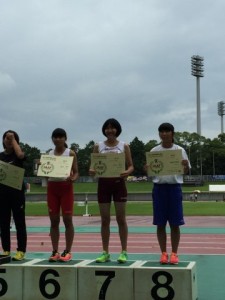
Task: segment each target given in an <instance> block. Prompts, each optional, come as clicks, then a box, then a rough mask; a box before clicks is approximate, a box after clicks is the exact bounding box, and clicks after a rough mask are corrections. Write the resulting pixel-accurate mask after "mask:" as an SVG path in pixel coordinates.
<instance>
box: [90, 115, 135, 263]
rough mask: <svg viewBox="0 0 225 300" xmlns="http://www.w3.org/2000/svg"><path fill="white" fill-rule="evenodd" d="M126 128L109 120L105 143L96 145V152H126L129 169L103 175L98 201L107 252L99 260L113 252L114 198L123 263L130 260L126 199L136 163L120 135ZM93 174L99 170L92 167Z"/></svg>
mask: <svg viewBox="0 0 225 300" xmlns="http://www.w3.org/2000/svg"><path fill="white" fill-rule="evenodd" d="M121 131H122V128H121V125H120V123H119V122H118V121H117V120H115V119H108V120H106V121H105V123H104V124H103V126H102V133H103V135H104V136H106V140H105V141H104V142H100V143H97V144H96V145H95V146H94V150H93V153H124V154H125V163H126V170H124V171H123V172H122V173H121V174H120V177H107V178H104V177H101V178H99V179H98V204H99V209H100V215H101V236H102V246H103V253H102V255H100V256H99V257H98V258H97V259H96V262H99V263H103V262H107V261H109V260H110V254H109V236H110V206H111V200H112V198H113V200H114V206H115V211H116V220H117V223H118V226H119V235H120V241H121V248H122V249H121V253H120V255H119V257H118V262H119V263H125V262H126V261H127V236H128V229H127V222H126V211H125V210H126V201H127V189H126V184H125V179H126V177H127V176H129V175H130V174H131V173H132V172H133V170H134V167H133V162H132V158H131V152H130V148H129V146H128V145H127V144H125V143H124V142H121V141H119V140H118V139H117V138H118V136H119V135H120V133H121ZM89 173H90V175H93V176H94V175H96V170H95V169H93V168H90V170H89Z"/></svg>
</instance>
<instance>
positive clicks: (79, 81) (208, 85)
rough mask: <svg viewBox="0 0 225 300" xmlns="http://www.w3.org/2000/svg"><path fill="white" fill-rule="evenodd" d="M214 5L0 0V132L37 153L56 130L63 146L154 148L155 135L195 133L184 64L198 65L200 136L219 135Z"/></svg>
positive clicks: (220, 77) (221, 92)
mask: <svg viewBox="0 0 225 300" xmlns="http://www.w3.org/2000/svg"><path fill="white" fill-rule="evenodd" d="M224 12H225V1H224V0H215V1H212V0H198V1H196V0H188V1H181V0H154V1H152V0H122V1H121V0H80V1H74V0H42V1H41V0H26V1H25V0H19V1H18V0H7V1H5V0H0V42H1V44H0V45H1V50H0V101H1V102H0V103H1V104H0V105H1V106H0V124H1V126H0V128H1V132H2V133H1V135H2V134H3V132H4V131H5V130H8V129H13V130H15V131H17V132H18V133H19V135H20V139H21V141H22V142H23V143H27V144H29V145H30V146H35V147H37V148H39V149H40V150H47V149H49V148H50V147H51V146H52V143H51V138H50V137H51V133H52V131H53V130H54V129H55V128H56V127H62V128H64V129H65V130H66V131H67V133H68V143H69V144H70V143H73V142H75V143H77V144H79V145H80V147H81V148H82V147H84V146H85V145H86V144H87V143H88V142H89V141H91V140H94V141H100V140H102V139H103V135H102V132H101V127H102V124H103V123H104V121H105V120H106V119H108V118H110V117H114V118H116V119H117V120H118V121H119V122H120V123H121V125H122V129H123V132H122V134H121V136H120V139H121V140H124V141H125V142H127V143H129V142H131V141H132V140H133V139H134V138H135V137H136V136H137V137H138V138H139V139H140V140H141V141H143V142H144V143H147V142H148V141H149V140H152V139H156V140H159V139H158V132H157V128H158V126H159V124H160V123H162V122H171V123H173V124H174V126H175V130H176V131H181V132H183V131H188V132H196V131H197V125H196V78H195V77H193V76H191V56H192V55H201V56H203V57H204V59H205V61H204V64H205V67H204V69H205V72H204V73H205V77H204V78H202V79H201V80H200V84H201V128H202V135H203V136H205V137H207V138H211V139H212V138H215V137H217V136H218V134H220V132H221V119H220V117H219V116H218V114H217V103H218V101H225V38H224V37H225V34H224V28H225V18H224Z"/></svg>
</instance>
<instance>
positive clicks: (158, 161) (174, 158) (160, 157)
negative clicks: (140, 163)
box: [146, 149, 184, 176]
mask: <svg viewBox="0 0 225 300" xmlns="http://www.w3.org/2000/svg"><path fill="white" fill-rule="evenodd" d="M146 161H147V166H148V175H149V176H162V175H181V174H183V173H184V168H183V165H182V163H181V161H182V150H181V149H179V150H165V151H153V152H147V153H146Z"/></svg>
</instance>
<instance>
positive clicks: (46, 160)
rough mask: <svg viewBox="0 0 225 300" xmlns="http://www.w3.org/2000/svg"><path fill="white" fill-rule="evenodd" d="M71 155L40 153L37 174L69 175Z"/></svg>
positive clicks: (71, 162)
mask: <svg viewBox="0 0 225 300" xmlns="http://www.w3.org/2000/svg"><path fill="white" fill-rule="evenodd" d="M72 164H73V156H56V155H42V156H41V159H40V165H39V168H38V172H37V176H44V177H55V178H66V177H68V176H70V172H71V168H72Z"/></svg>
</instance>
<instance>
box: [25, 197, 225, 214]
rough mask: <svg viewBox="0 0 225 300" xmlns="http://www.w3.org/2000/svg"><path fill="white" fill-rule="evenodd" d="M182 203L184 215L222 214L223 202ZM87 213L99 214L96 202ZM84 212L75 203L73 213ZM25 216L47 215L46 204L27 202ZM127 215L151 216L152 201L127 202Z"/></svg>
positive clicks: (224, 205)
mask: <svg viewBox="0 0 225 300" xmlns="http://www.w3.org/2000/svg"><path fill="white" fill-rule="evenodd" d="M183 205H184V215H185V216H224V214H225V213H224V211H225V202H212V201H210V202H207V201H204V202H187V201H185V202H184V203H183ZM111 212H112V215H115V210H114V205H113V204H112V206H111ZM88 213H89V214H91V215H92V216H99V209H98V204H97V203H96V202H90V203H89V204H88ZM83 214H85V206H78V205H77V204H76V203H75V206H74V215H76V216H82V215H83ZM26 215H27V216H47V215H48V212H47V206H46V203H44V202H27V203H26ZM127 215H133V216H135V215H136V216H152V202H150V201H149V202H148V201H145V202H128V203H127Z"/></svg>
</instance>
